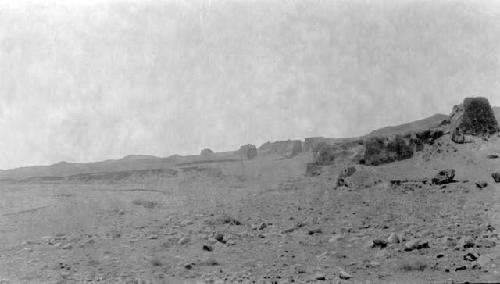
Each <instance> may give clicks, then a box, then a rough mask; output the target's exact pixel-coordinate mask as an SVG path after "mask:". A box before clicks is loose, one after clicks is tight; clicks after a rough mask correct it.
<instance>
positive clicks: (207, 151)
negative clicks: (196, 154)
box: [200, 148, 214, 157]
mask: <svg viewBox="0 0 500 284" xmlns="http://www.w3.org/2000/svg"><path fill="white" fill-rule="evenodd" d="M213 154H214V151H212V150H210V149H208V148H205V149H203V150H201V153H200V155H201V156H204V157H209V156H212V155H213Z"/></svg>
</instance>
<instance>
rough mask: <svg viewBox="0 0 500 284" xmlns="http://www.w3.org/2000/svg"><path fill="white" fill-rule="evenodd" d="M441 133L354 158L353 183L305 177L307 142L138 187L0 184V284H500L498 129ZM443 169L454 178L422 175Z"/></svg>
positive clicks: (331, 176) (328, 172)
mask: <svg viewBox="0 0 500 284" xmlns="http://www.w3.org/2000/svg"><path fill="white" fill-rule="evenodd" d="M441 140H442V141H443V142H442V143H438V144H441V145H440V146H438V145H435V146H432V147H429V148H428V149H426V151H424V152H423V153H421V154H419V156H417V157H414V158H412V159H410V160H405V161H401V162H397V163H392V164H388V165H383V166H376V167H368V166H360V165H356V168H357V171H356V173H355V174H354V175H353V176H352V181H353V184H354V186H353V187H351V188H347V187H341V188H335V181H336V177H337V172H338V171H339V170H340V168H341V166H340V165H338V166H337V167H335V166H334V167H329V168H328V167H327V168H326V169H325V172H324V174H322V175H321V176H319V177H315V178H310V177H305V176H304V173H305V164H306V163H307V162H309V161H310V160H311V159H312V157H311V155H310V154H309V153H302V154H300V155H299V156H297V157H295V158H292V159H283V158H281V157H278V156H265V157H258V158H257V159H255V160H251V161H244V162H222V163H209V164H199V165H196V166H197V167H199V168H200V169H201V170H200V171H198V172H196V173H190V174H188V173H184V174H182V175H179V176H176V177H171V178H165V179H157V180H152V181H150V182H141V183H137V184H133V183H130V182H129V183H127V184H123V183H119V182H118V183H115V184H98V183H89V184H81V183H80V184H77V183H74V184H69V183H68V184H60V183H54V184H49V183H41V184H33V183H26V184H3V185H0V192H1V199H0V216H1V217H0V235H1V242H0V280H1V279H3V280H1V281H0V283H80V282H89V283H224V282H226V283H276V282H277V283H292V282H296V283H309V282H318V283H332V282H333V283H337V282H340V283H344V282H345V283H452V282H451V281H455V282H453V283H462V282H466V281H469V282H500V267H499V265H500V251H499V247H498V246H497V242H498V229H500V216H499V214H500V207H499V206H500V205H499V204H500V203H499V202H500V184H495V182H494V181H493V179H492V178H491V176H490V175H491V173H492V172H494V171H500V159H488V158H487V155H488V154H491V153H497V154H498V153H500V138H498V137H495V138H493V139H490V141H488V142H485V141H479V140H477V141H475V142H474V143H470V144H464V145H451V144H449V143H448V142H447V141H449V137H447V136H445V137H443V138H441ZM453 148H456V149H457V150H456V151H454V150H453ZM206 168H219V169H221V170H222V173H223V174H222V175H217V174H213V173H212V172H210V171H209V170H204V169H206ZM447 168H453V169H455V170H456V177H455V180H456V182H453V183H450V184H447V185H443V186H440V185H431V184H429V183H423V182H420V181H419V180H421V179H422V178H431V177H432V176H433V175H434V174H435V173H436V172H437V171H438V170H440V169H447ZM394 179H399V180H403V179H409V180H417V181H415V182H403V183H402V184H400V185H397V184H396V185H391V183H390V181H391V180H394ZM479 180H484V181H486V182H487V183H488V186H487V187H485V188H483V189H479V188H478V187H477V185H476V182H477V181H479ZM391 233H396V236H398V237H397V238H399V239H401V240H400V242H397V241H394V238H392V239H391V241H390V242H389V243H387V244H385V243H384V242H382V244H380V245H375V247H374V245H373V241H374V240H382V241H387V240H388V238H389V237H390V236H391ZM393 237H394V235H393ZM467 238H469V240H467ZM413 240H416V241H417V242H420V243H421V244H425V243H427V245H422V246H421V247H416V248H413V249H411V250H408V249H405V248H406V247H407V246H408V242H410V241H413ZM464 244H465V247H464Z"/></svg>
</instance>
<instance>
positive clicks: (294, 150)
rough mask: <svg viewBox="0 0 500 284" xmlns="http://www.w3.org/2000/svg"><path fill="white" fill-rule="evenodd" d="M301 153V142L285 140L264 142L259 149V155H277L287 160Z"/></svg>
mask: <svg viewBox="0 0 500 284" xmlns="http://www.w3.org/2000/svg"><path fill="white" fill-rule="evenodd" d="M301 152H302V141H300V140H287V141H276V142H266V143H264V144H262V145H261V146H260V147H259V154H261V155H266V154H277V155H281V156H284V157H287V158H292V157H295V156H296V155H298V154H299V153H301Z"/></svg>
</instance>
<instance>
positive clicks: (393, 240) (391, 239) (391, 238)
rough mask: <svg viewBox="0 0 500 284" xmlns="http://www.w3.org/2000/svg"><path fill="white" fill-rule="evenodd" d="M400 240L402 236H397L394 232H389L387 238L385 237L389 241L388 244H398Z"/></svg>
mask: <svg viewBox="0 0 500 284" xmlns="http://www.w3.org/2000/svg"><path fill="white" fill-rule="evenodd" d="M401 241H402V238H401V236H399V235H398V234H396V233H395V232H393V233H391V234H390V235H389V238H387V242H388V243H390V244H398V243H400V242H401Z"/></svg>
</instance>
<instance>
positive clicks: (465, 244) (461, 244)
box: [457, 236, 475, 248]
mask: <svg viewBox="0 0 500 284" xmlns="http://www.w3.org/2000/svg"><path fill="white" fill-rule="evenodd" d="M474 245H475V244H474V240H473V239H472V237H469V236H466V237H463V238H461V239H460V240H459V241H458V243H457V247H458V248H473V247H474Z"/></svg>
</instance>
